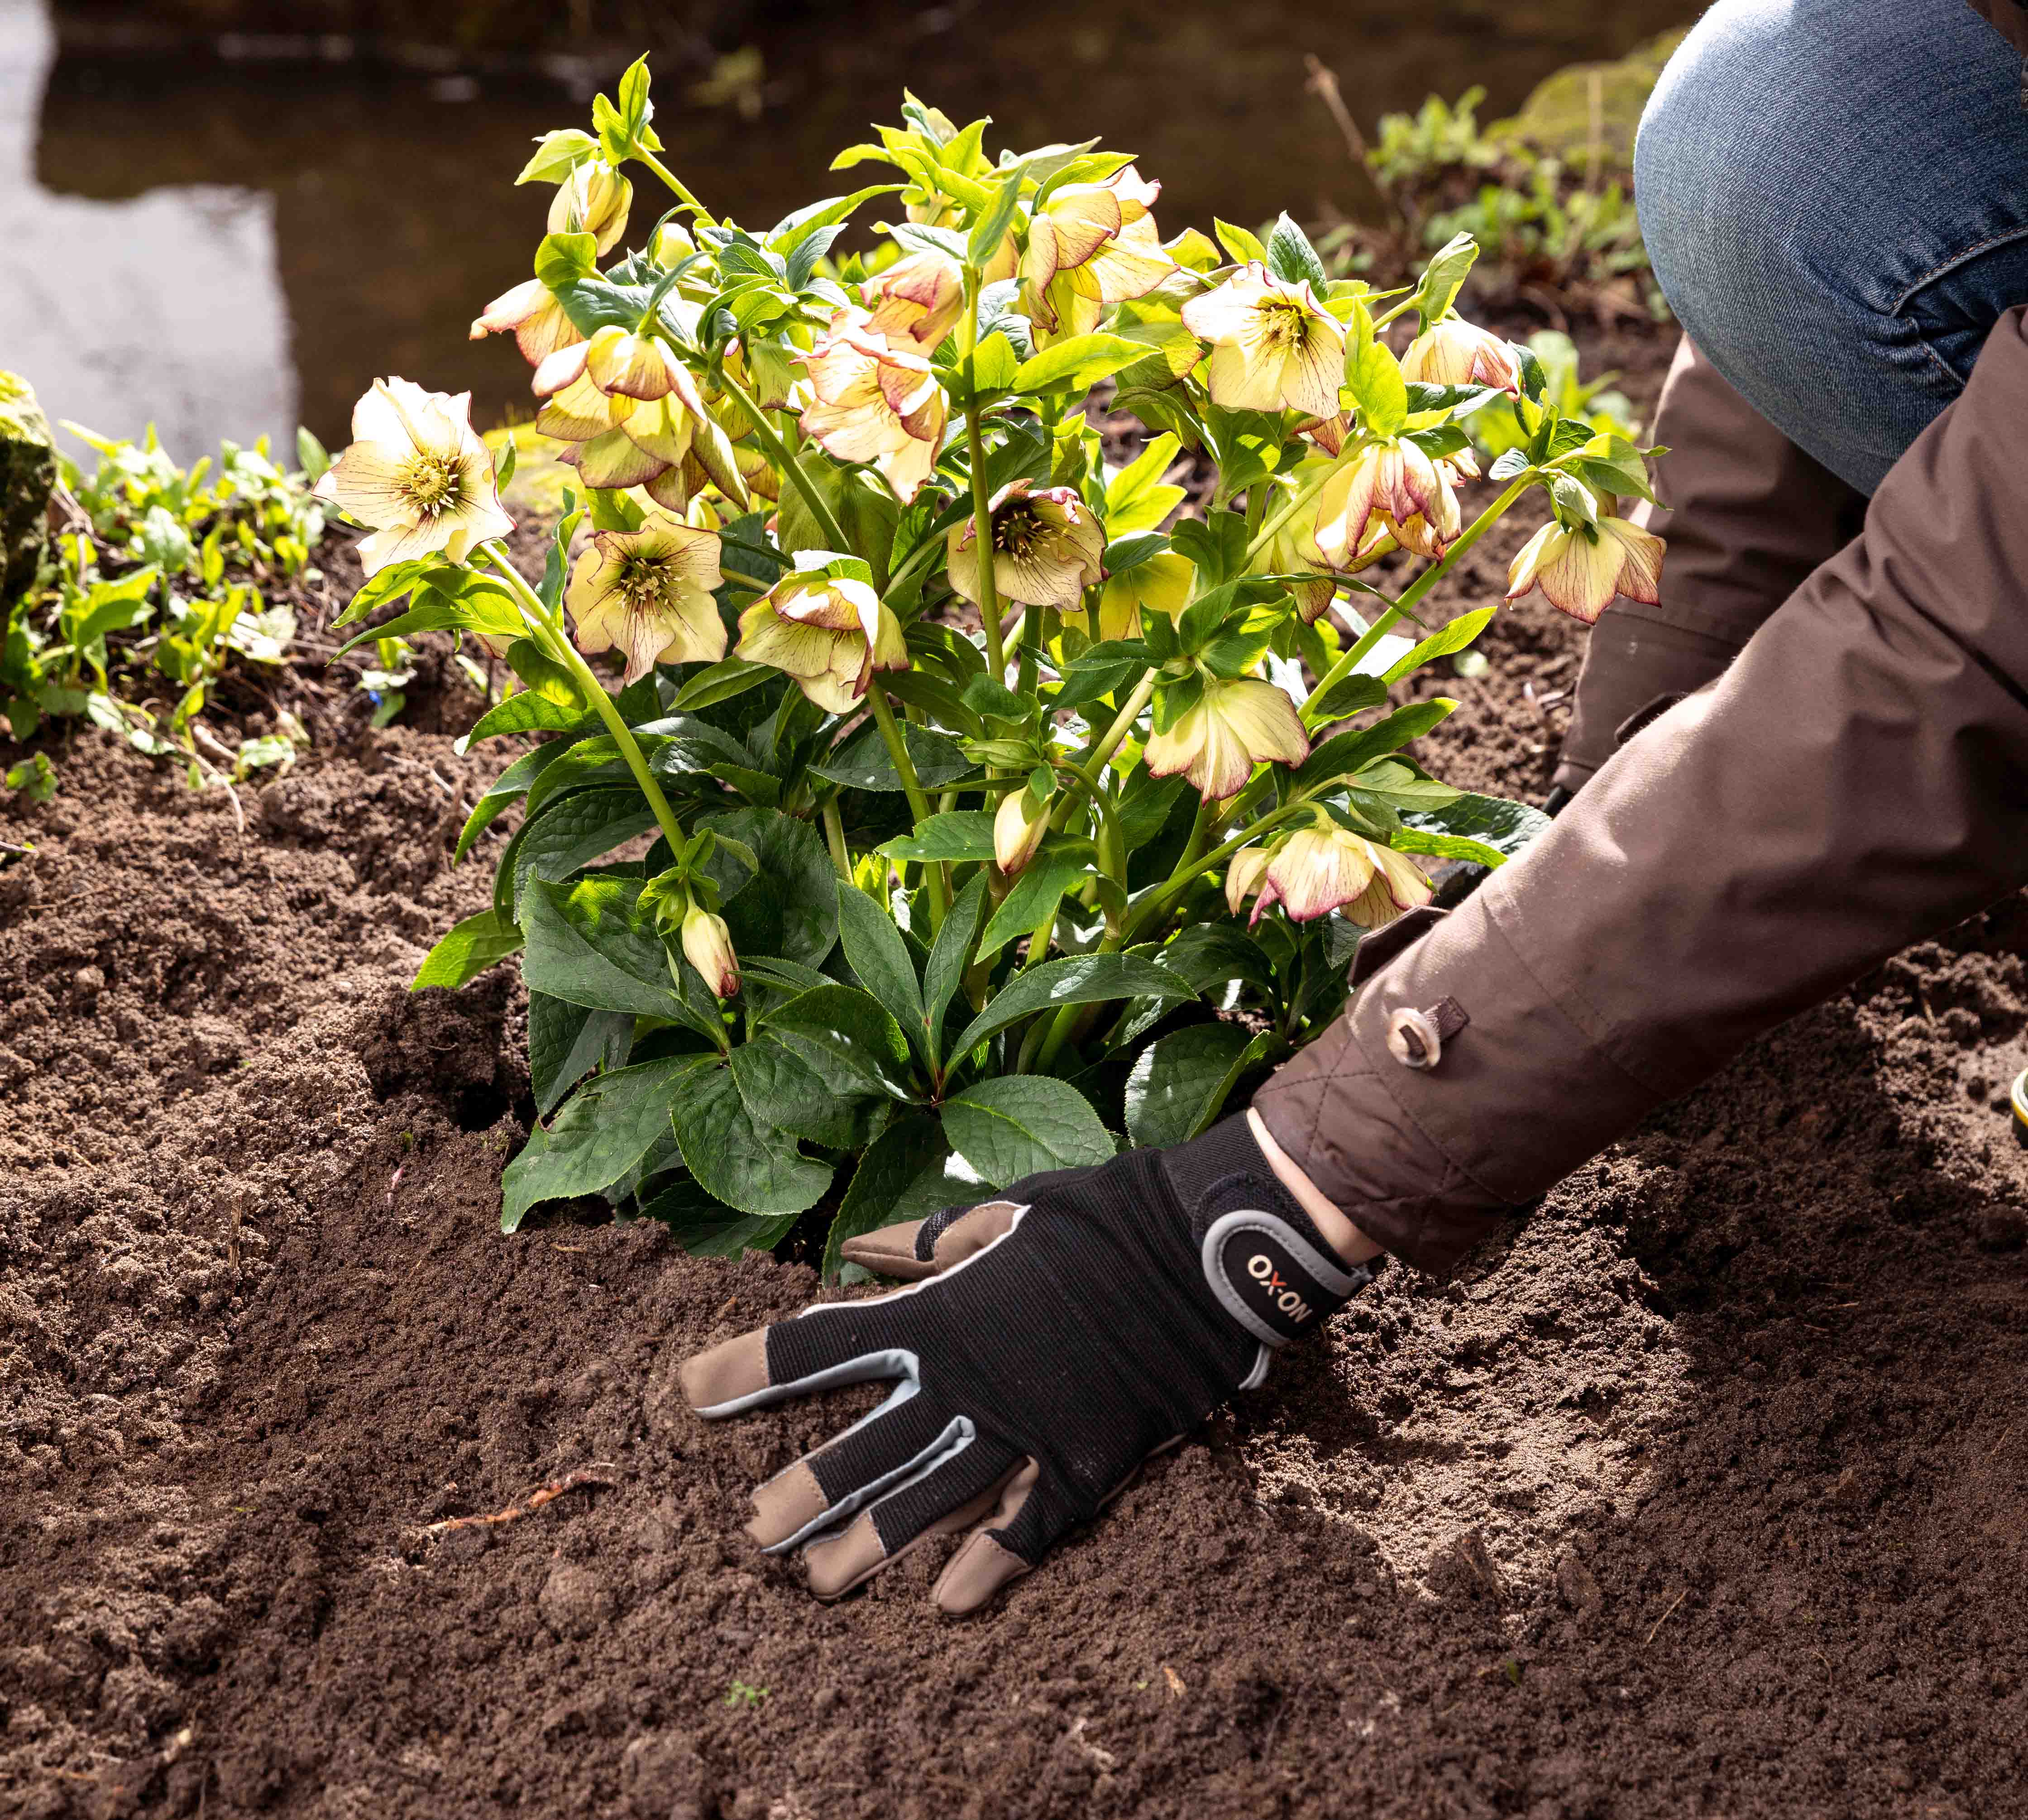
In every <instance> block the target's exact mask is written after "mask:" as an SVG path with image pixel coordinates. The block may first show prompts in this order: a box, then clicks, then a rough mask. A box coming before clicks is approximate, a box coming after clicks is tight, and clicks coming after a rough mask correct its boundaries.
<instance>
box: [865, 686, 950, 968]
mask: <svg viewBox="0 0 2028 1820" xmlns="http://www.w3.org/2000/svg"><path fill="white" fill-rule="evenodd" d="M866 705H867V706H868V708H871V709H872V711H873V719H874V723H875V725H876V726H877V727H879V729H880V737H881V738H883V740H885V741H886V742H887V756H889V757H890V758H891V759H893V760H894V768H895V770H896V771H898V772H900V773H901V789H902V791H903V793H905V795H906V796H907V797H908V799H909V814H910V815H911V816H913V817H914V818H915V821H916V826H917V827H921V825H922V824H923V823H924V822H926V821H927V820H928V819H930V799H929V798H928V797H927V796H925V795H924V794H923V785H922V780H921V779H920V778H918V777H917V776H916V761H915V760H913V759H912V758H911V757H910V756H909V742H907V741H906V740H905V739H904V738H902V737H901V727H899V726H898V725H897V724H896V723H895V719H894V708H893V706H892V705H890V703H889V701H888V700H887V692H886V690H884V689H883V688H882V687H881V686H880V685H879V682H877V681H876V682H874V684H873V685H872V687H870V688H869V689H868V690H867V691H866ZM923 875H924V876H925V877H926V878H927V880H928V881H929V886H930V927H931V930H938V929H940V928H942V927H943V920H944V912H946V910H948V909H949V908H950V897H949V892H948V891H947V890H946V887H945V883H944V875H943V868H942V867H941V866H938V865H937V864H934V862H929V863H927V864H924V866H923Z"/></svg>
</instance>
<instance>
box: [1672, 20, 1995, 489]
mask: <svg viewBox="0 0 2028 1820" xmlns="http://www.w3.org/2000/svg"><path fill="white" fill-rule="evenodd" d="M2023 98H2024V91H2023V72H2022V58H2021V54H2020V53H2019V51H2018V50H2015V49H2014V48H2013V46H2011V45H2009V44H2008V42H2007V41H2006V39H2004V38H2002V37H2001V36H2000V34H1999V33H1998V32H1997V31H1994V30H1993V28H1992V27H1991V26H1989V25H1988V24H1986V23H1985V20H1982V19H1981V18H1980V17H1978V14H1977V13H1974V12H1973V11H1972V10H1971V8H1970V7H1969V6H1966V5H1965V4H1964V3H1963V0H1718V4H1717V5H1715V6H1713V7H1712V9H1711V10H1710V11H1709V12H1708V13H1706V14H1705V15H1704V17H1703V19H1702V20H1700V22H1699V23H1698V24H1697V27H1696V28H1695V29H1694V30H1693V31H1691V33H1690V35H1689V37H1688V38H1687V39H1685V41H1684V43H1683V45H1682V48H1681V49H1680V50H1678V52H1677V53H1676V54H1675V57H1672V58H1671V60H1670V62H1669V65H1668V67H1667V68H1666V69H1665V70H1664V71H1663V72H1662V78H1661V80H1660V82H1659V83H1657V84H1656V89H1655V93H1654V96H1653V98H1652V100H1651V101H1650V102H1649V105H1648V110H1647V113H1645V115H1644V116H1643V117H1642V120H1641V131H1640V136H1639V139H1638V142H1637V143H1636V145H1635V148H1634V194H1635V196H1636V198H1637V199H1638V203H1639V206H1640V213H1641V230H1642V232H1643V234H1644V235H1645V239H1646V240H1647V243H1648V250H1649V257H1651V258H1652V261H1654V266H1655V272H1656V278H1657V279H1659V281H1660V284H1661V287H1662V291H1663V295H1664V296H1666V297H1667V298H1668V300H1669V303H1670V306H1671V308H1672V309H1674V310H1675V313H1676V315H1677V316H1678V318H1679V319H1680V320H1681V321H1682V324H1683V326H1684V327H1685V328H1686V330H1687V331H1689V335H1690V336H1691V338H1692V339H1693V340H1694V341H1695V342H1697V345H1698V346H1699V347H1700V348H1701V349H1702V350H1704V353H1706V354H1707V355H1708V357H1710V359H1711V361H1712V364H1713V365H1714V366H1715V367H1716V368H1718V370H1719V372H1721V373H1723V375H1725V377H1726V379H1728V380H1730V382H1731V383H1732V384H1733V385H1734V387H1736V388H1737V390H1739V391H1740V392H1741V394H1743V395H1744V396H1745V398H1747V399H1748V400H1749V401H1751V402H1752V404H1753V405H1754V406H1755V407H1756V409H1759V410H1760V412H1761V413H1762V415H1763V416H1766V417H1767V418H1768V419H1769V420H1771V422H1772V423H1774V424H1775V425H1776V426H1777V427H1778V428H1780V429H1781V430H1782V431H1785V432H1786V434H1787V435H1788V436H1789V438H1790V439H1791V440H1792V441H1793V442H1796V443H1797V444H1798V445H1799V446H1800V447H1802V448H1803V449H1805V450H1806V451H1808V453H1810V454H1812V455H1813V456H1815V457H1816V458H1817V460H1818V461H1821V462H1822V463H1823V464H1824V465H1825V466H1826V467H1827V468H1830V469H1831V470H1832V471H1833V472H1834V473H1837V474H1838V475H1841V476H1842V477H1843V478H1844V479H1846V480H1848V481H1849V482H1850V483H1852V485H1853V486H1856V487H1858V488H1859V489H1860V490H1861V491H1862V492H1864V493H1867V494H1871V492H1872V491H1873V490H1874V487H1875V486H1877V485H1878V483H1879V481H1880V479H1881V477H1882V475H1884V474H1885V473H1886V472H1887V470H1888V468H1889V467H1890V466H1892V465H1893V462H1894V461H1895V458H1896V457H1897V456H1899V455H1900V453H1901V452H1902V451H1903V450H1904V449H1906V448H1907V447H1908V445H1909V444H1910V443H1911V442H1913V441H1914V440H1915V437H1916V435H1918V433H1919V432H1920V431H1921V430H1922V429H1923V427H1924V426H1925V425H1926V424H1928V423H1929V421H1930V419H1931V418H1933V417H1934V416H1936V415H1937V412H1940V411H1941V410H1942V409H1943V408H1944V407H1945V405H1948V403H1949V402H1950V401H1952V399H1953V398H1956V396H1957V395H1958V394H1959V392H1960V390H1963V386H1964V383H1965V380H1966V379H1967V377H1968V376H1969V375H1970V374H1971V368H1972V363H1973V361H1975V360H1976V359H1977V358H1978V352H1979V350H1980V348H1981V347H1982V346H1983V345H1984V343H1985V337H1986V334H1987V332H1988V331H1989V330H1990V329H1991V328H1992V327H1993V324H1994V322H1995V321H1996V320H1998V318H1999V317H2000V315H2001V314H2002V313H2004V311H2006V310H2008V309H2011V307H2012V306H2014V305H2016V304H2021V303H2028V111H2024V108H2023ZM2023 484H2024V488H2028V476H2024V481H2023ZM2022 509H2023V510H2024V511H2028V490H2024V492H2023V494H2022Z"/></svg>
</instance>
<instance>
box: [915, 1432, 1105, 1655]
mask: <svg viewBox="0 0 2028 1820" xmlns="http://www.w3.org/2000/svg"><path fill="white" fill-rule="evenodd" d="M1076 1522H1077V1513H1076V1512H1075V1511H1073V1510H1072V1509H1071V1507H1070V1506H1069V1505H1068V1504H1065V1503H1064V1501H1063V1500H1061V1499H1060V1498H1059V1497H1058V1496H1057V1495H1056V1494H1055V1493H1053V1492H1052V1491H1051V1490H1050V1489H1049V1486H1048V1485H1045V1483H1044V1482H1042V1475H1041V1474H1040V1473H1039V1472H1038V1470H1037V1468H1036V1466H1035V1463H1034V1461H1033V1460H1032V1459H1031V1460H1030V1461H1029V1462H1028V1463H1027V1465H1026V1466H1024V1467H1022V1469H1021V1470H1020V1471H1019V1472H1017V1473H1016V1474H1015V1475H1014V1476H1013V1478H1011V1479H1009V1480H1008V1482H1007V1483H1006V1485H1005V1486H1004V1487H1003V1488H1002V1489H1001V1493H1000V1496H999V1499H998V1500H997V1504H995V1507H994V1510H993V1511H992V1513H991V1515H989V1516H988V1517H987V1518H986V1520H985V1521H984V1522H982V1523H980V1524H979V1526H978V1527H977V1528H976V1529H975V1530H973V1531H972V1532H971V1534H970V1535H969V1536H968V1537H966V1538H965V1539H964V1543H963V1544H962V1545H961V1546H960V1548H959V1549H958V1552H957V1553H956V1554H955V1555H953V1556H951V1558H950V1559H949V1562H948V1563H946V1565H945V1567H944V1570H943V1571H942V1573H941V1574H938V1576H937V1582H936V1584H935V1585H934V1586H932V1587H931V1589H930V1598H931V1601H932V1602H933V1603H934V1604H935V1605H936V1606H937V1607H938V1608H939V1609H941V1610H942V1611H948V1612H949V1613H951V1614H952V1615H953V1616H961V1615H963V1614H964V1613H965V1612H968V1611H977V1610H978V1609H979V1607H981V1606H982V1605H983V1604H986V1602H987V1601H988V1600H990V1599H991V1598H992V1597H993V1596H994V1594H995V1593H997V1592H998V1591H999V1590H1000V1589H1001V1587H1003V1586H1005V1585H1006V1584H1007V1582H1008V1581H1010V1580H1014V1579H1018V1578H1020V1576H1021V1575H1022V1574H1026V1573H1027V1572H1028V1571H1029V1570H1031V1568H1033V1567H1034V1566H1035V1565H1036V1564H1037V1563H1038V1562H1039V1561H1040V1560H1041V1559H1042V1557H1043V1556H1045V1554H1047V1553H1048V1552H1049V1549H1050V1548H1051V1547H1052V1546H1053V1544H1055V1543H1056V1542H1057V1540H1058V1538H1059V1537H1061V1536H1062V1535H1063V1534H1064V1532H1065V1531H1066V1530H1069V1529H1071V1528H1072V1527H1073V1526H1075V1523H1076Z"/></svg>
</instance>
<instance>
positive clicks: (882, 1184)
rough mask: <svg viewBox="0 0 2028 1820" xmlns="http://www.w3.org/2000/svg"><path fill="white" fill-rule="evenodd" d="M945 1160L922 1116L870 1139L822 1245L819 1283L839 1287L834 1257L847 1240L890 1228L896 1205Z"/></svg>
mask: <svg viewBox="0 0 2028 1820" xmlns="http://www.w3.org/2000/svg"><path fill="white" fill-rule="evenodd" d="M949 1155H950V1144H949V1141H948V1140H947V1139H946V1138H945V1136H944V1132H943V1126H942V1125H941V1124H940V1123H938V1121H937V1120H936V1119H933V1118H931V1117H930V1116H929V1115H927V1114H926V1113H922V1112H910V1113H908V1114H906V1115H904V1116H902V1117H901V1118H899V1119H896V1120H895V1121H894V1123H893V1124H891V1125H890V1126H888V1127H887V1129H886V1130H884V1131H883V1132H882V1133H881V1134H880V1135H879V1137H878V1138H875V1139H874V1140H873V1141H872V1144H870V1145H868V1147H867V1149H866V1153H865V1154H864V1156H861V1157H860V1160H859V1167H857V1169H855V1170H854V1171H853V1172H852V1183H851V1186H849V1187H848V1188H847V1189H846V1191H845V1199H844V1200H842V1201H841V1202H840V1203H839V1204H838V1212H837V1214H836V1215H835V1216H834V1217H833V1219H832V1220H831V1234H830V1236H829V1237H827V1239H826V1240H825V1241H824V1255H823V1280H824V1281H825V1282H827V1283H835V1282H837V1281H838V1252H839V1249H840V1248H841V1247H842V1245H844V1243H845V1241H846V1240H847V1239H849V1238H857V1237H859V1235H860V1234H861V1233H866V1232H873V1231H875V1230H878V1229H879V1227H881V1226H886V1225H888V1224H890V1223H892V1220H893V1218H894V1206H895V1204H896V1203H897V1201H898V1200H900V1199H901V1196H902V1194H903V1193H905V1191H906V1190H907V1189H908V1188H909V1185H910V1184H911V1183H912V1182H914V1181H916V1178H918V1177H920V1176H921V1175H922V1174H924V1173H925V1172H926V1171H929V1170H931V1169H935V1168H938V1167H941V1166H942V1163H943V1160H944V1159H945V1158H946V1157H947V1156H949Z"/></svg>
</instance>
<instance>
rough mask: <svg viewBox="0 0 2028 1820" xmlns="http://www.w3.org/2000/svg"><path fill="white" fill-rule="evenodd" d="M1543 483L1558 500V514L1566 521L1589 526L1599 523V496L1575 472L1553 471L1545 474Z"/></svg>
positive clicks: (1550, 494)
mask: <svg viewBox="0 0 2028 1820" xmlns="http://www.w3.org/2000/svg"><path fill="white" fill-rule="evenodd" d="M1543 484H1544V485H1545V486H1547V487H1548V488H1549V497H1550V498H1552V499H1553V500H1554V501H1556V516H1558V517H1559V518H1560V519H1561V520H1563V521H1564V523H1566V524H1569V525H1580V524H1581V525H1585V526H1588V527H1589V526H1593V525H1596V524H1597V523H1598V501H1597V498H1596V497H1595V496H1594V495H1593V492H1592V490H1591V489H1590V488H1589V486H1586V485H1585V483H1583V482H1582V480H1580V479H1578V477H1577V476H1576V475H1575V474H1565V473H1562V472H1556V471H1552V472H1550V473H1549V474H1547V475H1544V476H1543Z"/></svg>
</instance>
